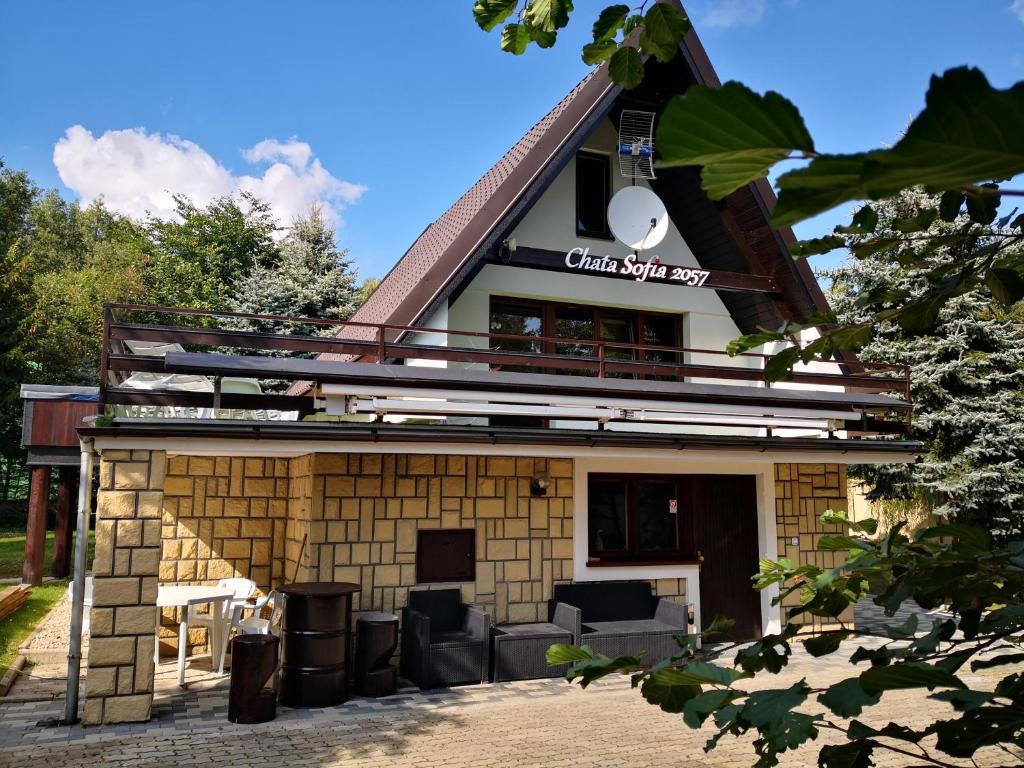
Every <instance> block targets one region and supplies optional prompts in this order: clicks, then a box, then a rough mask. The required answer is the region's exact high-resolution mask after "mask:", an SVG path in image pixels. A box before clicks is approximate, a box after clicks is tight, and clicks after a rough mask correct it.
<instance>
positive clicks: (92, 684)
mask: <svg viewBox="0 0 1024 768" xmlns="http://www.w3.org/2000/svg"><path fill="white" fill-rule="evenodd" d="M166 461H167V456H166V454H165V453H164V451H103V453H102V455H101V457H100V491H99V498H98V504H97V509H96V555H95V557H94V558H93V566H92V570H93V577H94V582H93V608H92V615H91V620H90V639H89V668H88V672H87V674H86V680H85V693H86V702H85V717H84V721H85V722H86V723H87V724H96V723H134V722H143V721H146V720H149V717H150V710H151V708H152V705H153V643H154V634H155V632H156V621H157V608H156V592H157V573H158V571H159V568H160V515H161V513H162V509H163V495H164V494H163V488H164V475H165V468H166Z"/></svg>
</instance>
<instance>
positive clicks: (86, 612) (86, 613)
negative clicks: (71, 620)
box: [68, 576, 92, 635]
mask: <svg viewBox="0 0 1024 768" xmlns="http://www.w3.org/2000/svg"><path fill="white" fill-rule="evenodd" d="M84 592H85V599H84V600H83V601H82V605H83V606H84V609H83V611H82V634H83V635H87V634H89V619H90V617H91V616H92V576H86V577H85V590H84ZM68 600H70V601H71V602H72V603H73V602H74V600H75V581H74V579H72V580H71V581H69V582H68Z"/></svg>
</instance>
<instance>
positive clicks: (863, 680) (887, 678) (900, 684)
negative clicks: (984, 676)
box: [860, 661, 965, 694]
mask: <svg viewBox="0 0 1024 768" xmlns="http://www.w3.org/2000/svg"><path fill="white" fill-rule="evenodd" d="M860 685H861V687H862V688H863V689H864V690H865V691H866V692H867V693H870V694H878V693H882V692H883V691H894V690H898V689H902V688H928V689H932V688H964V687H965V686H964V684H963V682H962V681H961V680H960V678H958V677H957V676H956V675H952V674H950V673H949V672H946V671H944V670H941V669H938V668H936V667H934V666H932V665H930V664H925V663H924V662H919V661H908V662H904V663H902V664H893V665H891V666H888V667H872V668H871V669H868V670H865V671H864V672H861V675H860Z"/></svg>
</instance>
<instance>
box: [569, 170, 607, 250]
mask: <svg viewBox="0 0 1024 768" xmlns="http://www.w3.org/2000/svg"><path fill="white" fill-rule="evenodd" d="M610 199H611V161H610V160H609V158H608V155H599V154H596V153H594V152H577V153H576V234H577V235H580V236H581V237H597V238H600V239H602V240H611V239H612V234H611V231H610V230H609V229H608V201H609V200H610Z"/></svg>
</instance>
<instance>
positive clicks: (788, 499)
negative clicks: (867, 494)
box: [775, 464, 853, 629]
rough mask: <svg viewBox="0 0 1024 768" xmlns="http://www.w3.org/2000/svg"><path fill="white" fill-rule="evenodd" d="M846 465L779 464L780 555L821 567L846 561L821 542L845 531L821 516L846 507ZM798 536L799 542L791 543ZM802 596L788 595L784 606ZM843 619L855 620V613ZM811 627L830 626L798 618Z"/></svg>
mask: <svg viewBox="0 0 1024 768" xmlns="http://www.w3.org/2000/svg"><path fill="white" fill-rule="evenodd" d="M846 508H847V493H846V467H845V466H843V465H841V464H776V465H775V522H776V535H777V536H778V552H779V557H786V558H789V559H790V560H792V561H793V563H794V564H797V565H803V564H806V563H810V564H814V565H817V566H818V567H819V568H834V567H835V566H837V565H840V564H841V563H842V562H843V559H844V557H845V556H844V554H843V553H842V552H822V551H820V550H819V549H818V541H819V540H820V539H821V537H822V536H823V535H826V534H831V535H836V534H844V533H846V530H845V527H844V526H841V525H825V524H824V523H822V522H821V521H820V520H819V519H818V518H819V517H820V516H821V513H822V512H824V511H826V510H829V509H831V510H836V511H838V510H844V511H845V510H846ZM793 537H796V538H797V540H798V541H799V544H797V545H794V544H793V543H792V539H793ZM799 603H800V600H799V595H798V594H796V593H794V594H792V595H790V596H789V597H787V598H786V600H785V602H784V604H783V608H784V609H785V608H789V607H792V606H795V605H799ZM843 618H844V619H848V620H852V619H853V616H852V612H851V615H849V616H844V617H843ZM796 621H797V622H799V623H801V624H804V625H805V626H807V627H808V628H814V629H821V628H825V627H827V626H831V625H830V624H828V623H825V622H822V621H821V620H820V619H817V618H812V617H811V616H810V615H809V614H802V615H801V616H800V617H798V618H797V619H796Z"/></svg>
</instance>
